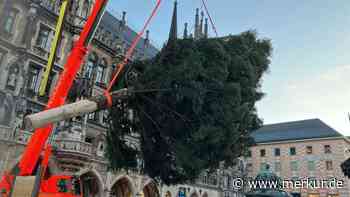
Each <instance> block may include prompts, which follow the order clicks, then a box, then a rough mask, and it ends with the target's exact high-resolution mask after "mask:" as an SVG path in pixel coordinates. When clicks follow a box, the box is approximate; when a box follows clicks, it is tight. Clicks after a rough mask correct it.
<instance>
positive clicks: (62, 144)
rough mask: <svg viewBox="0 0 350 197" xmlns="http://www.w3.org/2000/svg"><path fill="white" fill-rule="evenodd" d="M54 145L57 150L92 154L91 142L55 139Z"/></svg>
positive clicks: (86, 154) (85, 154)
mask: <svg viewBox="0 0 350 197" xmlns="http://www.w3.org/2000/svg"><path fill="white" fill-rule="evenodd" d="M54 147H55V148H56V149H57V151H59V152H66V153H73V154H74V153H76V154H78V155H84V156H92V155H93V150H94V149H93V147H92V144H90V143H86V142H81V141H78V140H66V139H65V140H55V142H54Z"/></svg>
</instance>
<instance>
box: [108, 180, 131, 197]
mask: <svg viewBox="0 0 350 197" xmlns="http://www.w3.org/2000/svg"><path fill="white" fill-rule="evenodd" d="M133 196H134V188H133V185H132V182H131V180H130V178H128V177H127V176H124V177H121V178H117V179H116V181H115V182H114V183H113V184H112V187H111V191H110V197H133Z"/></svg>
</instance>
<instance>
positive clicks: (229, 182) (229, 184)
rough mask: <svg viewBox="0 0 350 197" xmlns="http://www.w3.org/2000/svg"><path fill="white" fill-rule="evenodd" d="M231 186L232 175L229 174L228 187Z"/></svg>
mask: <svg viewBox="0 0 350 197" xmlns="http://www.w3.org/2000/svg"><path fill="white" fill-rule="evenodd" d="M230 186H231V177H230V176H227V187H228V188H229V187H230Z"/></svg>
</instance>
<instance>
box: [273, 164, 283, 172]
mask: <svg viewBox="0 0 350 197" xmlns="http://www.w3.org/2000/svg"><path fill="white" fill-rule="evenodd" d="M281 170H282V165H281V162H275V172H280V171H281Z"/></svg>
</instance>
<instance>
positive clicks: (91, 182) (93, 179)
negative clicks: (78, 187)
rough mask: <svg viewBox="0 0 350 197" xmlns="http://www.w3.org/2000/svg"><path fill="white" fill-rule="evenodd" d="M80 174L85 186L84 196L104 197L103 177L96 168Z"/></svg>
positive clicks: (83, 189)
mask: <svg viewBox="0 0 350 197" xmlns="http://www.w3.org/2000/svg"><path fill="white" fill-rule="evenodd" d="M79 174H80V180H81V184H82V186H83V188H82V192H83V197H102V196H103V195H102V194H103V183H102V178H101V176H100V175H99V174H98V172H97V171H96V170H88V171H86V172H83V173H79Z"/></svg>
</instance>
